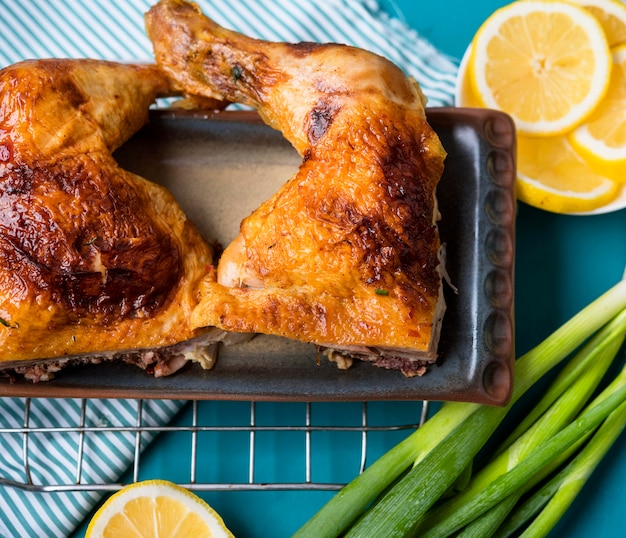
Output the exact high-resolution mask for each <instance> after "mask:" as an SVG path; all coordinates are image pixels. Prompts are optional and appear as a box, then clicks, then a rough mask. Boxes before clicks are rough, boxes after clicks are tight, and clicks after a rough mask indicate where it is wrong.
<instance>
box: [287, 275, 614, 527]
mask: <svg viewBox="0 0 626 538" xmlns="http://www.w3.org/2000/svg"><path fill="white" fill-rule="evenodd" d="M625 308H626V281H621V282H619V283H618V284H616V285H615V286H613V287H612V288H611V289H610V290H608V291H607V292H606V293H605V294H603V295H602V296H600V297H599V298H598V299H596V300H595V301H594V302H592V303H591V304H590V305H588V306H587V307H585V308H584V309H583V310H581V311H580V312H579V313H578V314H576V315H575V316H574V317H573V318H571V319H570V320H569V321H567V322H566V323H565V324H563V325H562V326H561V327H560V328H559V329H558V330H556V331H555V332H554V333H553V334H552V335H550V336H549V337H548V338H546V339H545V340H544V341H543V342H542V343H540V344H539V345H538V346H536V347H535V348H533V349H532V350H530V351H529V352H528V353H526V354H525V355H523V356H522V357H520V358H519V359H518V361H517V362H516V364H515V386H514V390H513V394H512V396H511V401H510V403H509V404H508V405H507V406H505V407H489V406H483V405H478V404H471V403H461V402H446V403H444V404H443V405H442V406H441V408H440V410H439V411H438V412H437V413H436V414H435V415H433V416H432V417H431V418H430V419H428V420H427V421H426V422H425V423H424V425H423V426H421V427H420V428H418V429H417V430H416V431H415V432H413V433H412V434H411V435H410V436H409V437H407V439H405V440H404V441H402V442H401V443H399V444H398V445H397V446H396V447H394V448H393V449H391V450H390V451H389V452H388V453H387V454H385V455H383V456H382V457H381V458H379V459H378V460H377V461H376V462H374V464H372V465H371V466H370V467H369V468H368V469H366V470H365V471H364V472H363V473H362V474H361V475H359V476H357V477H356V478H355V479H354V480H352V481H351V482H350V483H349V484H347V485H346V486H345V487H344V488H343V489H342V490H341V491H339V492H338V493H337V494H336V495H335V496H334V497H333V498H332V499H330V501H329V502H328V503H327V504H326V505H325V506H323V507H322V508H321V509H320V511H319V512H318V513H317V514H315V515H314V516H313V517H312V518H311V519H310V520H309V521H308V522H307V523H306V524H305V525H304V526H303V527H302V528H301V529H300V530H299V531H298V532H297V533H296V534H295V535H294V536H296V537H306V536H310V537H315V538H324V537H336V536H339V535H341V534H343V533H345V535H346V536H352V537H354V536H372V537H376V538H378V537H380V536H385V537H393V536H407V535H411V534H412V533H413V532H414V531H415V529H416V528H417V526H418V525H419V524H420V520H421V519H422V518H423V517H424V516H425V515H426V514H428V516H427V518H429V519H430V518H431V515H430V514H431V512H430V509H431V507H432V506H433V505H434V504H435V503H438V502H439V501H440V500H441V498H442V497H443V496H444V494H446V493H449V492H450V488H451V486H453V485H454V484H455V483H456V482H457V480H458V479H459V477H461V476H462V475H463V474H464V473H466V472H467V470H468V468H469V467H470V466H471V464H472V462H473V459H474V457H475V456H476V454H477V453H478V452H479V450H480V449H481V448H482V447H483V446H484V445H485V443H486V442H487V441H488V440H489V438H490V437H491V435H492V433H493V432H494V431H495V429H496V428H497V427H498V426H499V424H500V423H501V422H502V420H503V419H504V417H505V416H506V414H507V413H508V411H509V410H510V408H511V407H512V406H513V405H514V404H515V402H516V401H517V400H518V399H519V398H520V397H521V396H522V395H523V394H524V393H525V392H526V391H527V390H528V389H529V388H530V387H532V386H533V384H534V383H535V382H537V381H538V380H539V379H540V378H541V377H542V376H543V375H544V374H546V373H547V372H548V371H549V370H551V369H552V368H553V367H555V366H556V365H558V364H559V363H560V362H561V361H562V360H563V359H565V358H566V357H568V356H569V355H570V354H571V353H572V352H574V351H575V350H576V349H578V348H579V347H580V346H581V345H582V344H583V343H584V342H585V341H586V340H587V339H588V338H589V337H590V336H592V335H593V334H594V333H596V331H598V330H599V329H600V328H601V327H603V326H604V325H605V324H607V323H608V322H609V321H611V320H612V319H613V318H615V317H616V316H618V314H619V313H620V312H621V311H622V310H624V309H625ZM588 351H589V349H588ZM607 353H608V348H607ZM583 355H584V353H583ZM580 360H582V359H580ZM570 370H571V371H574V370H576V369H575V368H571V369H570ZM571 371H570V372H569V374H567V375H564V376H563V377H562V378H560V379H559V380H558V383H563V386H561V387H559V384H558V383H557V385H556V386H555V387H554V388H553V390H552V391H551V392H550V393H549V395H548V396H547V399H546V400H545V401H543V402H542V403H541V406H544V407H546V406H547V407H550V406H551V405H553V402H554V401H556V400H557V399H559V398H562V396H561V395H562V394H563V393H564V390H565V388H564V387H565V386H566V385H567V384H566V383H564V382H563V381H562V379H564V378H567V377H568V376H569V378H568V379H569V381H572V379H575V376H573V374H572V373H571ZM566 380H567V379H566ZM569 381H568V382H569ZM589 382H590V381H589ZM616 394H617V395H613V396H612V397H611V398H608V399H607V401H606V402H602V404H601V405H600V406H599V407H598V408H595V407H594V408H590V409H587V410H586V411H585V413H584V414H583V415H582V416H581V418H580V419H578V420H576V421H575V422H573V423H571V424H569V425H567V426H565V427H564V428H563V429H561V430H560V431H559V432H558V433H556V434H554V435H553V436H552V437H551V438H550V439H548V440H546V441H545V442H542V443H541V447H540V449H537V450H535V451H534V452H532V454H530V455H528V456H527V457H525V458H522V459H521V460H520V461H519V462H518V464H517V465H516V466H514V467H513V468H512V469H510V470H508V471H506V472H505V473H504V474H500V475H499V476H498V477H497V478H496V479H495V480H494V481H493V482H492V483H491V484H489V486H487V488H486V489H485V490H484V491H483V493H480V494H478V495H476V496H474V497H472V500H471V506H474V507H475V508H476V507H477V506H478V505H479V506H480V514H485V513H487V512H488V511H489V510H499V509H498V508H496V507H498V505H499V504H501V503H505V504H506V503H511V504H513V503H512V501H511V500H508V501H507V497H508V496H511V495H512V496H513V499H515V500H516V498H515V497H516V496H519V491H518V490H520V489H521V488H523V487H524V486H525V485H526V484H527V483H528V481H529V480H531V479H532V478H533V476H534V475H535V474H536V472H537V469H545V468H546V466H549V465H555V463H554V461H555V460H557V459H558V458H557V456H558V455H559V454H560V453H563V452H566V449H567V448H570V447H571V446H572V445H574V444H576V443H581V442H582V440H583V439H584V437H585V436H586V435H589V434H590V432H591V430H592V429H593V428H595V427H597V425H598V424H600V422H601V421H602V420H603V419H604V418H606V416H607V415H608V414H609V413H610V412H611V411H612V410H613V409H615V408H616V407H617V406H618V405H620V403H621V402H620V398H626V394H625V393H622V392H619V391H618V392H617V393H616ZM569 397H570V396H569V395H568V396H567V397H563V398H565V399H564V400H562V401H564V402H565V401H567V399H568V398H569ZM559 405H563V406H565V407H567V406H566V405H565V403H563V404H559ZM575 405H576V406H580V402H578V403H577V404H575ZM572 409H573V408H572ZM539 414H541V413H539ZM571 414H572V412H571V411H570V415H571ZM519 433H523V432H519ZM519 433H516V437H515V438H513V439H512V440H510V441H508V445H507V447H505V448H507V449H508V448H509V447H510V446H512V445H511V443H512V442H513V441H514V440H515V439H516V438H518V437H519ZM555 443H557V444H555ZM558 443H560V444H558ZM546 447H548V448H547V449H546ZM570 450H571V448H570ZM411 466H412V467H411ZM495 483H497V487H495V490H494V488H493V484H495ZM485 491H487V492H488V495H487V496H485V495H486V494H485V493H484V492H485ZM508 509H510V507H508ZM455 513H456V512H455ZM468 513H470V512H468V511H466V514H468ZM471 513H472V514H474V517H473V518H472V519H475V517H476V515H477V514H478V512H474V511H471ZM466 514H461V516H459V517H457V516H455V518H456V519H455V520H454V523H452V527H454V528H461V527H462V526H464V525H466V524H467V523H468V522H469V521H470V520H466V519H467V515H466ZM431 521H433V520H431ZM433 523H434V525H435V526H436V525H438V522H437V521H433ZM446 525H448V523H447V522H446ZM458 525H460V527H459V526H458Z"/></svg>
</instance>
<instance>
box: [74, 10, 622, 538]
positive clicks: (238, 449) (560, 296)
mask: <svg viewBox="0 0 626 538" xmlns="http://www.w3.org/2000/svg"><path fill="white" fill-rule="evenodd" d="M505 4H506V2H497V1H493V0H491V1H489V0H486V1H482V2H471V3H468V2H464V1H461V0H438V1H436V2H419V1H410V0H383V1H382V5H383V6H385V8H386V9H387V10H388V11H389V13H391V14H392V15H394V16H396V17H398V18H401V19H402V20H404V21H406V23H407V24H408V25H409V26H410V27H412V28H413V29H415V30H417V31H418V32H419V33H420V34H421V35H422V36H424V37H426V38H428V39H429V40H430V41H431V42H432V43H433V44H434V45H435V46H437V47H438V48H439V49H440V50H442V51H444V52H446V53H447V54H449V55H451V56H453V57H455V58H460V57H461V56H462V54H463V51H464V50H465V48H466V46H467V45H468V43H469V42H470V40H471V38H472V36H473V34H474V32H475V31H476V29H477V28H478V27H479V25H480V24H481V22H482V21H483V20H484V19H485V18H486V17H487V16H489V14H490V13H491V12H492V11H493V10H495V9H497V8H498V7H501V6H502V5H505ZM625 266H626V210H621V211H619V212H615V213H611V214H607V215H598V216H592V217H575V216H565V215H554V214H549V213H546V212H542V211H539V210H536V209H534V208H531V207H529V206H526V205H524V204H519V206H518V214H517V262H516V312H515V317H516V347H517V354H518V355H519V354H521V353H523V352H524V351H526V350H528V349H530V348H531V347H533V346H534V345H535V344H537V343H539V342H540V341H541V340H542V339H543V338H544V337H546V336H547V335H548V334H549V333H550V332H551V331H553V330H554V329H556V328H557V327H558V326H559V325H560V324H561V323H562V322H564V321H565V320H567V319H568V318H569V317H570V316H571V315H573V314H574V313H575V312H576V311H578V310H579V309H580V308H582V307H583V306H585V305H586V304H587V303H588V302H590V301H591V300H593V299H594V298H596V297H597V296H598V295H600V294H601V293H602V292H604V291H605V290H606V289H608V288H609V287H610V286H611V285H612V284H614V283H615V282H617V281H618V280H619V279H620V278H621V276H622V273H623V271H624V268H625ZM434 407H436V406H434ZM360 410H361V407H360V404H350V403H346V404H320V405H318V406H316V407H315V420H319V423H320V424H333V423H334V424H344V423H352V424H356V425H358V423H359V420H360ZM200 411H201V414H202V418H203V420H207V421H213V420H214V421H215V423H219V422H220V420H225V421H231V423H232V421H233V420H234V421H236V420H238V419H237V417H239V416H240V417H241V421H242V423H247V421H248V420H249V416H248V414H249V404H246V403H243V404H242V403H236V402H232V403H228V402H204V403H203V404H202V405H201V408H200ZM257 412H258V416H259V420H260V421H262V422H263V423H265V424H286V425H287V424H290V423H292V422H293V421H297V422H298V423H301V421H302V418H301V417H302V413H303V412H304V404H279V403H263V404H259V405H258V408H257ZM190 413H191V410H190V408H189V407H187V408H186V409H185V410H184V412H183V413H182V414H181V416H180V417H179V418H178V421H177V423H179V424H188V423H189V420H190ZM370 413H371V414H372V416H373V417H374V418H373V420H374V422H377V421H378V423H380V424H383V423H385V422H389V423H394V422H397V423H410V422H415V421H417V420H419V416H417V415H418V413H419V405H418V404H417V403H415V402H378V403H374V404H371V405H370ZM404 435H406V434H405V433H403V432H394V433H386V434H385V435H384V436H382V435H381V436H375V438H374V439H373V440H372V442H371V444H372V450H373V454H376V453H382V452H383V451H384V450H385V449H386V447H391V446H392V445H393V444H394V443H395V442H397V441H398V440H400V439H401V438H403V436H404ZM301 439H302V437H301V436H300V437H297V438H296V437H293V436H291V435H290V434H289V433H288V432H287V433H284V434H282V433H281V434H275V435H273V436H272V435H268V436H267V438H266V439H263V440H261V443H262V444H261V446H262V447H264V450H260V449H259V448H257V454H256V456H257V466H258V468H259V469H260V470H261V471H260V473H261V477H263V476H265V477H266V479H267V480H268V481H270V480H281V481H288V480H302V478H303V477H302V462H301V461H300V459H299V458H300V456H299V454H303V452H304V446H301V447H299V448H298V447H297V446H296V448H295V449H294V448H293V447H291V449H290V450H285V447H286V446H289V444H290V443H292V442H293V443H301ZM248 442H249V439H248V435H247V434H245V433H243V434H238V435H234V434H231V435H230V436H229V435H227V434H223V435H222V436H221V437H218V438H217V440H216V442H215V447H214V449H212V450H210V451H209V452H208V453H207V452H204V453H202V454H199V455H198V462H199V469H198V479H199V480H202V479H221V480H225V481H228V480H235V479H236V480H244V481H245V479H246V477H245V474H246V473H247V466H246V464H244V465H243V467H241V466H238V463H237V462H240V461H243V460H242V458H247V448H248ZM187 443H188V440H187V439H186V438H183V437H182V436H177V435H176V434H172V435H170V434H168V435H167V436H161V437H160V438H159V439H158V440H157V441H156V442H155V444H154V445H153V446H152V447H150V448H149V449H148V451H147V453H146V454H145V455H144V457H143V459H142V465H141V476H140V478H141V479H143V478H158V477H161V478H167V479H170V480H180V481H182V482H184V481H186V480H188V477H189V463H188V462H187V461H185V458H184V456H181V455H184V454H187V453H188V452H187V451H188V447H187V446H186V444H187ZM359 443H360V436H359V435H357V434H349V433H346V434H345V435H339V436H335V437H333V438H330V437H329V438H327V439H322V440H321V441H320V443H319V444H316V445H315V448H314V450H315V452H316V453H315V456H316V458H318V459H317V460H316V461H319V462H320V464H319V467H318V468H316V469H315V473H316V474H315V475H314V476H313V480H326V479H331V480H338V481H341V480H349V479H350V478H351V477H352V476H353V475H354V472H355V462H354V461H353V460H354V459H358V457H359V450H360V445H359ZM286 454H287V455H286ZM356 464H357V465H358V462H356ZM242 473H243V475H244V476H243V477H242V476H241V474H242ZM261 479H262V478H261ZM332 494H333V493H332V492H328V491H248V492H237V491H220V492H210V493H201V496H202V497H203V498H205V499H206V500H207V501H208V502H209V503H210V504H212V505H213V506H214V507H215V508H216V509H217V510H218V511H219V512H220V513H221V514H222V516H223V517H224V519H225V520H226V522H227V524H228V525H229V526H230V527H231V528H232V530H233V532H235V534H236V535H237V536H238V537H240V538H245V537H264V538H265V537H277V538H279V537H283V536H290V535H291V534H292V533H293V532H294V531H295V530H296V529H297V528H298V527H299V526H300V525H301V524H303V523H304V522H305V521H306V520H307V519H308V518H309V517H310V516H311V515H313V513H314V512H315V511H316V509H317V508H319V507H320V506H321V505H322V504H323V503H324V502H325V501H326V500H327V499H328V498H330V496H331V495H332ZM625 506H626V436H624V435H622V436H621V438H620V439H619V440H618V441H617V443H616V444H615V446H614V447H613V448H612V450H611V451H610V452H609V454H608V455H607V456H606V457H605V459H604V461H603V464H602V465H601V467H600V468H599V469H598V470H597V471H596V473H595V474H594V475H593V476H592V477H591V479H590V480H589V482H588V484H587V485H586V487H585V488H584V490H583V492H582V494H581V496H580V497H579V498H578V499H577V500H576V502H575V504H574V506H573V507H572V508H571V509H570V510H569V512H568V513H567V515H566V516H565V517H564V519H563V520H562V521H561V523H560V524H559V527H558V528H557V530H556V531H555V532H553V534H552V535H551V536H568V537H570V538H583V537H588V536H594V538H605V537H607V538H608V537H617V536H623V528H624V525H623V523H624V507H625ZM83 532H84V529H82V530H81V531H79V532H78V533H77V536H80V535H82V534H83Z"/></svg>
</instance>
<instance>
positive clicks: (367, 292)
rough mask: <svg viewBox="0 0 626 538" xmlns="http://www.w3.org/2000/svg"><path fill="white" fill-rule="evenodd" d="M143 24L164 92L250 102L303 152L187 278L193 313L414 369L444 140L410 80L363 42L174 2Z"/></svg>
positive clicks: (425, 332)
mask: <svg viewBox="0 0 626 538" xmlns="http://www.w3.org/2000/svg"><path fill="white" fill-rule="evenodd" d="M146 25H147V30H148V35H149V37H150V38H151V40H152V42H153V46H154V51H155V56H156V60H157V64H158V65H159V66H160V67H161V68H162V69H163V70H164V72H166V73H167V75H168V76H169V77H170V79H171V84H172V86H173V87H174V88H175V89H176V90H180V91H182V92H183V93H185V94H187V95H190V96H200V97H204V98H211V99H217V100H221V101H225V102H238V103H244V104H247V105H250V106H252V107H254V108H256V109H257V110H258V112H259V114H260V115H261V117H262V118H263V119H264V120H265V121H266V122H267V123H268V124H269V125H270V126H272V127H273V128H275V129H278V130H280V131H281V132H282V133H283V134H284V136H285V137H286V138H287V139H288V140H289V141H290V142H291V143H292V144H293V146H294V147H295V149H296V150H297V151H298V152H299V154H300V155H301V156H302V158H303V161H302V165H301V166H300V168H299V170H298V171H297V173H296V174H295V175H294V176H293V177H292V178H291V179H290V180H289V181H288V182H287V183H286V184H285V185H284V186H283V187H282V188H281V189H280V190H279V191H278V192H277V193H276V194H275V195H274V196H273V197H272V198H271V199H269V200H267V201H266V202H264V203H263V204H262V205H261V206H260V207H259V208H258V209H257V210H256V211H254V212H253V213H252V214H251V215H250V216H249V217H247V218H246V219H244V221H243V222H242V223H241V228H240V234H239V236H238V237H237V238H236V239H235V240H234V241H233V243H232V244H231V245H229V246H228V248H227V249H226V250H225V252H224V253H223V255H222V257H221V259H220V261H219V265H218V276H217V281H215V280H213V279H211V278H205V279H204V280H203V281H202V282H201V284H200V288H199V289H200V292H201V299H200V303H199V305H198V306H197V307H196V308H195V309H194V312H193V316H192V320H193V323H195V324H196V325H197V326H198V327H203V326H217V327H220V328H222V329H225V330H228V331H241V332H255V333H265V334H273V335H280V336H285V337H288V338H293V339H298V340H302V341H305V342H313V343H315V344H317V345H319V346H322V347H325V348H328V349H331V350H334V351H332V352H331V353H329V355H330V356H331V358H333V357H334V358H340V357H341V360H342V362H343V357H344V355H345V356H357V357H360V358H365V359H368V360H373V361H374V362H375V363H376V364H378V365H380V366H385V367H392V368H400V369H402V370H403V371H404V372H405V373H406V374H407V375H414V374H416V373H417V374H421V373H423V371H424V367H425V365H426V364H427V363H429V362H432V361H434V360H435V359H436V347H437V341H438V337H439V326H440V320H441V316H442V314H443V308H444V306H443V299H442V278H441V273H442V271H441V267H440V259H439V254H440V239H439V235H438V230H437V225H436V220H437V218H438V211H437V207H436V194H435V191H436V187H437V184H438V181H439V179H440V176H441V174H442V171H443V163H444V158H445V151H444V149H443V148H442V146H441V144H440V141H439V139H438V137H437V136H436V134H435V133H434V132H433V130H432V129H431V128H430V126H429V124H428V123H427V120H426V116H425V111H424V101H425V100H424V97H423V95H422V94H421V92H420V89H419V86H418V84H417V83H416V82H414V81H413V80H411V79H410V78H407V77H406V76H405V75H404V74H403V73H402V72H401V70H400V69H399V68H398V67H396V66H395V65H393V64H392V63H391V62H389V61H387V60H385V59H384V58H381V57H379V56H377V55H374V54H372V53H369V52H366V51H364V50H360V49H356V48H352V47H348V46H342V45H335V44H313V43H300V44H286V43H273V42H266V41H261V40H257V39H253V38H250V37H247V36H244V35H241V34H239V33H236V32H233V31H230V30H227V29H225V28H222V27H220V26H218V25H217V24H216V23H215V22H214V21H212V20H210V19H209V18H207V17H206V16H204V15H203V14H202V13H201V12H200V11H199V10H198V8H197V7H196V6H195V5H193V4H190V3H187V2H184V1H180V0H163V1H161V2H159V3H158V4H157V5H155V6H153V7H152V9H151V10H150V11H149V12H148V13H147V15H146ZM338 354H339V355H338Z"/></svg>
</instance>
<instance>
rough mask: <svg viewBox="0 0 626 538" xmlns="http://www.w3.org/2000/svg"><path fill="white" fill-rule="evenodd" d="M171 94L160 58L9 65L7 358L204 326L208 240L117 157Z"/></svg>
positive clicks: (0, 135) (4, 201) (0, 139)
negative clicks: (151, 62)
mask: <svg viewBox="0 0 626 538" xmlns="http://www.w3.org/2000/svg"><path fill="white" fill-rule="evenodd" d="M169 93H170V88H169V84H168V81H167V79H166V78H165V77H164V76H163V74H162V73H161V71H160V70H158V68H157V67H156V66H148V65H127V64H117V63H109V62H103V61H97V60H33V61H25V62H22V63H19V64H15V65H14V66H11V67H7V68H5V69H3V70H2V71H0V322H1V325H0V350H1V352H0V359H1V361H2V365H4V366H6V365H7V364H9V363H10V364H11V365H15V366H18V365H21V364H22V363H23V361H28V360H31V359H47V358H52V357H63V356H75V355H76V354H82V353H99V352H106V351H111V350H113V351H117V352H124V351H125V350H131V349H137V348H151V347H155V346H168V345H172V344H175V343H178V342H181V341H183V340H186V339H189V338H192V337H195V336H197V335H199V333H200V331H198V330H197V329H195V328H194V327H192V326H191V325H190V323H189V317H190V315H191V312H192V310H193V308H194V307H195V305H196V297H195V286H196V285H197V283H198V281H199V280H200V279H201V278H202V277H204V276H205V275H206V273H207V270H210V267H211V263H212V251H211V248H210V247H209V246H208V245H207V244H206V243H205V242H204V240H203V239H202V238H201V237H200V235H199V234H198V232H197V231H196V229H195V228H194V227H193V225H192V224H191V223H190V222H189V221H188V220H187V219H186V217H185V215H184V214H183V213H182V211H181V209H180V208H179V206H178V205H177V204H176V202H175V201H174V199H173V198H172V196H171V195H170V194H169V192H167V191H166V190H165V189H163V188H162V187H160V186H158V185H155V184H153V183H150V182H148V181H146V180H145V179H143V178H141V177H138V176H137V175H134V174H131V173H129V172H127V171H125V170H123V169H122V168H120V167H119V166H118V165H117V163H116V161H115V160H114V158H113V157H112V151H113V150H115V149H116V148H117V147H119V146H120V145H121V144H122V143H123V142H124V141H125V140H127V139H128V138H129V137H130V136H131V135H132V134H133V133H134V132H135V131H137V130H138V129H139V128H140V127H141V126H142V125H143V124H144V123H145V122H146V121H147V119H148V110H149V107H150V104H151V103H153V102H154V100H155V98H156V97H157V96H159V95H166V94H169ZM24 364H25V363H24Z"/></svg>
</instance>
